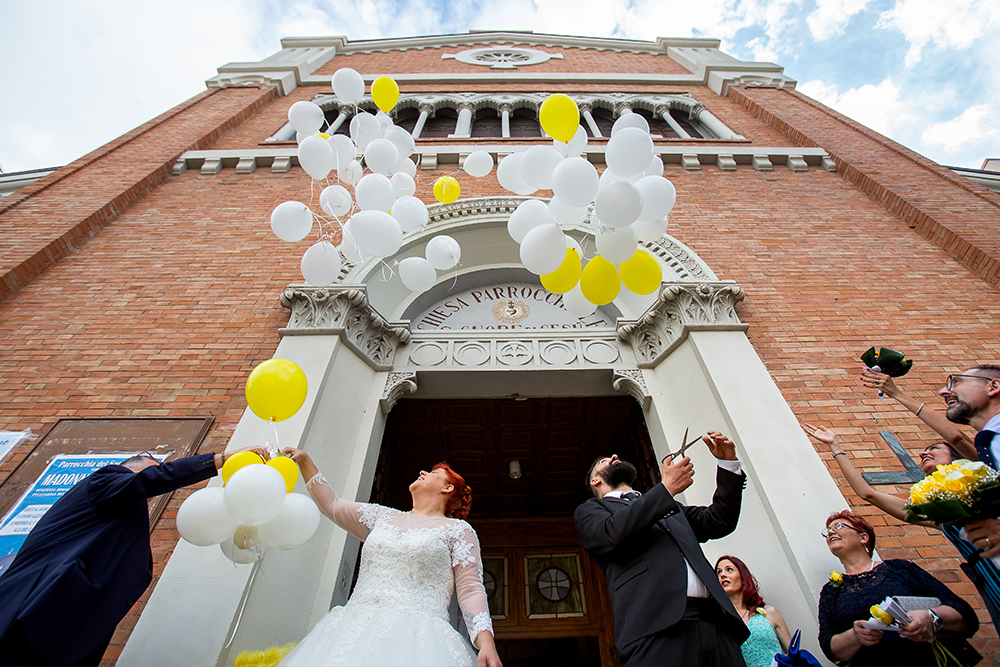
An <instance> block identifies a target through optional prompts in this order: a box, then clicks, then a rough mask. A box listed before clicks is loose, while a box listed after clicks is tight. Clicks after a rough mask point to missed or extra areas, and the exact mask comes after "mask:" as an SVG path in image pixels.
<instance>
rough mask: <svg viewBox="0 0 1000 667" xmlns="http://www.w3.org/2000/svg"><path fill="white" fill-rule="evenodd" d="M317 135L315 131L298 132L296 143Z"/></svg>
mask: <svg viewBox="0 0 1000 667" xmlns="http://www.w3.org/2000/svg"><path fill="white" fill-rule="evenodd" d="M315 136H316V133H315V132H296V133H295V143H297V144H301V143H302V140H303V139H305V138H306V137H315ZM320 138H322V137H320Z"/></svg>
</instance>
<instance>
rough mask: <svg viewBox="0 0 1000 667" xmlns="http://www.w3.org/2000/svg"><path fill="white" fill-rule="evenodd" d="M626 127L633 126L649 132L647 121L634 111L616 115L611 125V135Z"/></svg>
mask: <svg viewBox="0 0 1000 667" xmlns="http://www.w3.org/2000/svg"><path fill="white" fill-rule="evenodd" d="M626 127H635V128H638V129H640V130H642V131H643V132H645V133H646V134H649V122H647V121H646V119H645V118H644V117H643V116H642V115H641V114H637V113H635V112H634V111H630V112H628V113H623V114H622V115H621V116H619V117H618V120H616V121H615V124H614V125H612V126H611V136H612V137H613V136H615V135H616V134H618V133H619V132H621V131H622V130H624V129H625V128H626Z"/></svg>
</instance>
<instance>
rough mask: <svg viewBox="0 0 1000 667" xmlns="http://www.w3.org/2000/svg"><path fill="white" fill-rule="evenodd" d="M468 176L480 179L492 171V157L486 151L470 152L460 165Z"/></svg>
mask: <svg viewBox="0 0 1000 667" xmlns="http://www.w3.org/2000/svg"><path fill="white" fill-rule="evenodd" d="M462 169H464V170H465V173H467V174H468V175H469V176H473V177H475V178H482V177H483V176H485V175H486V174H488V173H490V172H491V171H493V156H492V155H490V154H489V153H487V152H486V151H472V152H471V153H469V156H468V157H467V158H465V164H463V165H462Z"/></svg>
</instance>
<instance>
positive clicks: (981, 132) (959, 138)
mask: <svg viewBox="0 0 1000 667" xmlns="http://www.w3.org/2000/svg"><path fill="white" fill-rule="evenodd" d="M995 117H996V112H995V111H994V109H993V106H992V105H990V104H976V105H973V106H971V107H969V108H968V109H966V110H965V111H963V112H962V113H961V114H960V115H958V116H956V117H955V118H953V119H951V120H949V121H945V122H943V123H935V124H934V125H931V126H930V127H928V128H927V129H926V130H924V132H923V134H922V135H921V137H920V139H921V141H923V142H924V143H925V144H929V145H931V146H941V148H942V150H944V152H945V153H948V154H954V153H957V152H958V151H959V150H961V149H962V148H963V147H964V146H967V145H968V144H970V143H971V144H974V147H975V146H976V145H981V144H982V142H983V141H984V140H988V139H1000V130H998V129H997V127H996V126H995V125H994V124H993V119H994V118H995Z"/></svg>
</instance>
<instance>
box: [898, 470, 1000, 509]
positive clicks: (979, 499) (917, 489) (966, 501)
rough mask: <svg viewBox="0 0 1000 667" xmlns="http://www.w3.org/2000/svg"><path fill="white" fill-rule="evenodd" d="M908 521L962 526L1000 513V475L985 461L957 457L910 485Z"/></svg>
mask: <svg viewBox="0 0 1000 667" xmlns="http://www.w3.org/2000/svg"><path fill="white" fill-rule="evenodd" d="M906 510H907V514H906V520H907V521H927V520H929V521H933V522H934V523H937V524H949V523H957V524H959V525H961V524H964V523H966V522H967V521H970V520H972V519H977V518H981V517H996V516H1000V475H998V474H997V471H996V470H993V469H992V468H990V467H989V466H987V465H986V464H985V463H982V462H980V461H967V460H965V459H958V460H957V461H954V462H953V463H949V464H948V465H941V466H938V467H937V470H935V471H934V472H933V473H931V474H930V475H928V476H927V477H925V478H923V479H922V480H920V481H919V482H917V483H916V484H914V485H913V486H912V487H910V504H909V505H907V506H906Z"/></svg>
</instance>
